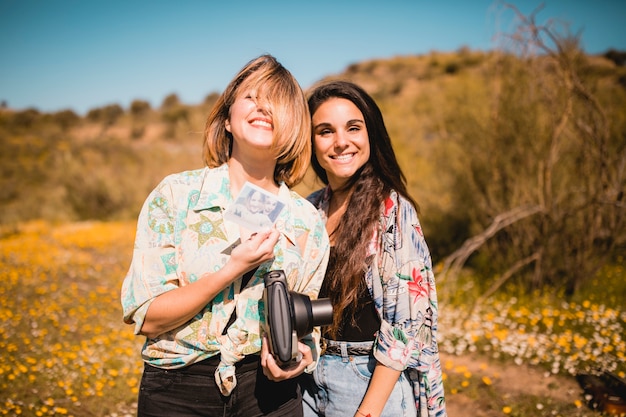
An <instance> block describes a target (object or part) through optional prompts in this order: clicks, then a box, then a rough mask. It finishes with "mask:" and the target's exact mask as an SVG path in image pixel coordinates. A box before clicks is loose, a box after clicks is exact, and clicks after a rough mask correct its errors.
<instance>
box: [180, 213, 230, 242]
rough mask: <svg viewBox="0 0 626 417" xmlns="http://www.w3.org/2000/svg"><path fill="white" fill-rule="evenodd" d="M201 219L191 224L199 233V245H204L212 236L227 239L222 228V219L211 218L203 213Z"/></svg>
mask: <svg viewBox="0 0 626 417" xmlns="http://www.w3.org/2000/svg"><path fill="white" fill-rule="evenodd" d="M200 219H201V220H200V221H199V222H197V223H194V224H191V225H189V228H190V229H191V230H194V231H196V232H197V233H198V247H200V246H202V245H204V244H205V243H206V242H207V241H208V240H209V239H211V238H217V239H222V240H226V235H225V234H224V232H223V231H222V229H221V228H220V225H221V224H222V221H221V220H211V219H209V218H208V217H206V216H204V215H202V214H201V215H200Z"/></svg>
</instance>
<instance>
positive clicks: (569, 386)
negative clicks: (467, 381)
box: [440, 353, 582, 417]
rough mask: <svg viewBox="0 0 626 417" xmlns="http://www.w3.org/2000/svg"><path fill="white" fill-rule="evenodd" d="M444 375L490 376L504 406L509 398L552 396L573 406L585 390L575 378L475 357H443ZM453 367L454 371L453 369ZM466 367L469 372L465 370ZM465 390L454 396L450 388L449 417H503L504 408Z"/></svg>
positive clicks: (491, 400) (447, 400)
mask: <svg viewBox="0 0 626 417" xmlns="http://www.w3.org/2000/svg"><path fill="white" fill-rule="evenodd" d="M440 357H441V363H442V366H443V367H444V372H446V373H447V374H451V373H454V372H455V369H459V368H460V369H465V368H466V369H467V370H468V371H469V372H471V373H472V375H474V376H479V377H481V378H482V377H483V376H486V377H488V378H489V379H490V380H491V381H492V387H493V389H494V390H495V391H496V392H497V393H498V395H499V398H501V399H502V402H503V403H506V400H507V398H511V399H514V398H515V397H517V396H519V395H522V394H523V395H537V396H543V397H545V396H548V397H550V398H552V399H553V400H554V401H558V402H564V403H569V404H572V403H574V401H575V400H577V399H578V400H580V399H582V397H581V389H580V386H579V385H578V383H577V382H576V380H575V379H574V378H573V377H565V376H555V375H552V374H550V373H549V372H546V371H544V370H543V369H540V368H537V367H532V366H529V365H519V366H518V365H515V364H514V363H512V362H511V363H510V364H502V363H500V362H498V361H495V360H491V359H488V358H484V357H477V356H474V355H463V356H454V355H447V354H443V353H441V354H440ZM450 366H452V368H450ZM464 367H465V368H464ZM475 397H476V395H472V396H470V395H468V394H466V393H464V392H463V390H461V391H459V392H457V393H452V392H450V391H449V390H448V387H446V403H447V410H448V416H449V417H465V416H470V415H471V416H473V417H496V416H498V417H502V416H503V415H504V414H503V413H502V410H501V407H497V408H495V407H494V402H496V401H494V400H493V398H491V399H490V398H478V399H477V398H475Z"/></svg>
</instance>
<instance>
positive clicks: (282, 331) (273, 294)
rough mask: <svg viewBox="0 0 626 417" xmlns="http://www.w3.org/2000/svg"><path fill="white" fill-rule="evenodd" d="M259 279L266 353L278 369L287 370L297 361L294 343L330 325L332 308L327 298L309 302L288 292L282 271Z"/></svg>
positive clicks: (299, 294) (271, 272)
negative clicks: (317, 329) (261, 284)
mask: <svg viewBox="0 0 626 417" xmlns="http://www.w3.org/2000/svg"><path fill="white" fill-rule="evenodd" d="M263 279H264V281H265V289H264V290H263V301H264V304H265V318H266V322H267V335H268V340H269V347H270V351H271V352H272V354H273V355H274V358H275V359H276V362H277V363H278V364H279V365H280V366H281V367H283V368H285V367H289V366H290V365H291V364H293V363H296V362H299V361H300V359H301V357H300V355H299V351H298V340H299V339H300V338H301V337H303V336H305V335H307V334H309V333H311V332H312V331H313V327H315V326H324V325H329V324H331V323H332V322H333V306H332V304H331V302H330V299H328V298H322V299H319V300H311V299H310V297H309V296H308V295H305V294H301V293H298V292H295V291H290V290H289V289H288V287H287V279H286V278H285V272H284V271H282V270H275V271H269V272H268V273H266V274H265V276H264V277H263Z"/></svg>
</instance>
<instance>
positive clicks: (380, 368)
mask: <svg viewBox="0 0 626 417" xmlns="http://www.w3.org/2000/svg"><path fill="white" fill-rule="evenodd" d="M400 373H401V372H400V371H396V370H394V369H391V368H388V367H386V366H384V365H382V364H380V363H378V364H376V367H375V368H374V373H373V374H372V380H371V381H370V384H369V387H368V388H367V392H366V393H365V396H364V397H363V401H361V405H360V406H359V409H358V411H357V412H356V413H355V417H364V416H368V415H369V416H371V417H378V416H380V415H381V413H382V412H383V408H385V404H386V403H387V399H389V396H390V395H391V392H392V391H393V387H394V386H395V385H396V382H397V381H398V379H399V378H400Z"/></svg>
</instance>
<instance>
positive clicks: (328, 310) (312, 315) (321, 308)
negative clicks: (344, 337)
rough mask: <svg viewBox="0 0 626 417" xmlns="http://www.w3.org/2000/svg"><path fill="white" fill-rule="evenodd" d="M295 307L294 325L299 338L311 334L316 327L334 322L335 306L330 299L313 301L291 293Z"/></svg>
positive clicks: (305, 296) (304, 296) (302, 295)
mask: <svg viewBox="0 0 626 417" xmlns="http://www.w3.org/2000/svg"><path fill="white" fill-rule="evenodd" d="M290 295H291V305H292V307H293V315H292V316H293V325H294V330H295V331H296V334H297V335H298V338H300V337H302V336H304V335H306V334H309V333H311V332H312V331H313V327H315V326H325V325H329V324H332V322H333V305H332V304H331V302H330V300H329V299H328V298H322V299H319V300H311V299H310V298H309V296H307V295H304V294H300V293H297V292H293V291H291V292H290Z"/></svg>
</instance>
